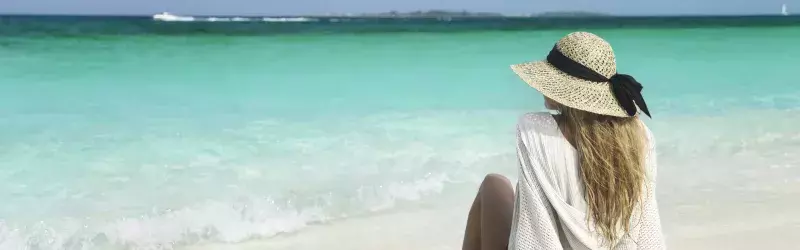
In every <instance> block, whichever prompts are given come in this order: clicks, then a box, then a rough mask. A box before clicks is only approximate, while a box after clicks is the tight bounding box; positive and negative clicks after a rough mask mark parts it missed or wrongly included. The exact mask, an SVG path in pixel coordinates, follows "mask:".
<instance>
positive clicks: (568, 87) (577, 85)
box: [511, 61, 630, 117]
mask: <svg viewBox="0 0 800 250" xmlns="http://www.w3.org/2000/svg"><path fill="white" fill-rule="evenodd" d="M511 70H513V71H514V73H516V74H517V76H519V77H520V78H521V79H522V80H523V81H524V82H526V83H527V84H528V85H530V86H531V87H533V88H534V89H536V90H538V91H539V92H540V93H542V95H544V96H546V97H548V98H550V99H552V100H554V101H556V102H558V103H560V104H562V105H565V106H568V107H571V108H574V109H580V110H583V111H588V112H592V113H595V114H601V115H609V116H617V117H630V116H629V115H628V113H627V112H625V110H623V109H622V107H620V106H619V104H618V102H617V99H616V98H615V97H614V94H613V93H612V92H611V87H610V86H609V84H608V83H602V82H600V83H599V82H592V81H587V80H583V79H580V78H577V77H574V76H571V75H568V74H566V73H564V72H562V71H560V70H558V69H557V68H555V67H554V66H553V65H551V64H549V63H547V62H546V61H536V62H526V63H521V64H515V65H511Z"/></svg>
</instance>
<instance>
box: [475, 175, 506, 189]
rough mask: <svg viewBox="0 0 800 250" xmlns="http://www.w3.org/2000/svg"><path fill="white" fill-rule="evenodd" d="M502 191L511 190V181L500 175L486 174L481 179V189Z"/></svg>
mask: <svg viewBox="0 0 800 250" xmlns="http://www.w3.org/2000/svg"><path fill="white" fill-rule="evenodd" d="M487 188H489V189H494V190H504V189H511V188H512V187H511V181H509V180H508V178H506V177H505V176H502V175H500V174H488V175H486V177H484V178H483V182H482V183H481V189H487Z"/></svg>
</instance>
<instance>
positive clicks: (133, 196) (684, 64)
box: [0, 16, 800, 250]
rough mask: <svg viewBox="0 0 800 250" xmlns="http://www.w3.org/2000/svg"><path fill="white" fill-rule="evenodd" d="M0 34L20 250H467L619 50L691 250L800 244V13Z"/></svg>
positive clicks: (5, 21)
mask: <svg viewBox="0 0 800 250" xmlns="http://www.w3.org/2000/svg"><path fill="white" fill-rule="evenodd" d="M343 20H344V19H342V20H338V19H337V20H336V21H331V20H329V19H325V20H321V21H317V22H305V23H265V22H239V23H235V22H227V23H219V22H218V23H201V22H187V23H165V22H155V21H151V20H149V19H148V18H137V17H36V16H4V17H0V249H3V250H5V249H31V250H50V249H69V250H72V249H323V248H324V249H348V250H349V249H460V243H461V235H462V230H463V226H464V223H465V221H464V219H465V218H466V212H467V210H468V208H469V206H468V205H469V203H470V202H471V201H472V198H473V197H472V196H473V195H474V192H475V191H476V190H477V184H478V183H479V182H480V180H481V179H482V177H483V175H485V174H486V173H489V172H498V173H503V174H507V175H509V176H510V177H511V178H512V180H515V179H516V167H517V164H516V162H515V160H516V159H515V151H514V150H515V147H514V145H515V144H514V139H515V138H514V128H515V127H514V124H515V122H516V119H517V117H519V116H520V115H522V114H524V113H525V112H535V111H542V110H543V105H542V98H541V96H540V95H539V94H538V93H536V92H535V91H534V90H533V89H531V88H529V87H528V86H527V85H526V84H524V83H523V82H522V81H521V80H519V79H518V78H517V77H516V76H515V75H514V74H513V73H512V72H511V70H510V68H509V65H511V64H514V63H519V62H524V61H528V60H539V59H543V58H544V56H546V53H547V52H548V51H549V49H550V48H551V47H552V46H553V44H554V43H555V41H557V40H558V39H559V38H560V37H561V36H563V35H566V34H567V33H569V32H572V31H576V30H586V31H591V32H594V33H596V34H599V35H600V36H602V37H604V38H606V39H607V40H608V41H610V42H611V44H612V45H613V46H614V48H615V51H616V53H617V60H618V61H617V62H618V65H619V71H620V72H623V73H627V74H631V75H633V76H635V77H636V78H637V79H638V80H639V81H640V82H642V83H643V84H644V86H645V89H644V95H645V97H646V99H647V101H648V106H649V107H650V109H651V112H652V114H653V119H646V121H645V122H646V123H647V124H649V126H650V127H651V129H652V130H653V131H654V133H655V136H656V139H657V144H658V153H659V155H658V157H659V174H658V187H657V192H658V198H659V203H660V208H661V216H662V220H663V223H664V228H665V234H666V236H667V240H668V243H669V244H670V246H671V248H675V249H764V248H763V247H765V246H766V247H770V246H771V247H773V248H770V249H788V248H792V247H794V246H796V242H795V243H791V242H792V241H793V239H792V238H791V237H792V236H794V237H795V238H796V236H797V235H800V218H798V217H797V208H798V207H800V201H798V200H797V197H798V195H800V154H798V153H799V152H800V126H799V125H798V124H800V82H799V81H798V78H797V77H796V72H797V71H798V69H800V45H799V44H800V18H798V17H726V18H709V17H685V18H644V17H639V18H600V19H526V18H516V19H465V20H447V21H443V20H400V19H397V20H396V19H352V20H349V19H348V20H345V21H343Z"/></svg>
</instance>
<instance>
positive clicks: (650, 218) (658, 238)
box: [636, 129, 666, 250]
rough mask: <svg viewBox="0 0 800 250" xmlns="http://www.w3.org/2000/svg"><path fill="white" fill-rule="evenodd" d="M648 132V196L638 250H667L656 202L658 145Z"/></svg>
mask: <svg viewBox="0 0 800 250" xmlns="http://www.w3.org/2000/svg"><path fill="white" fill-rule="evenodd" d="M646 130H647V137H648V138H647V139H648V145H649V150H648V151H649V152H648V154H647V158H646V161H645V163H646V166H647V168H648V170H649V171H648V174H649V178H648V179H649V182H648V184H649V185H647V194H646V196H645V198H644V199H643V204H642V205H643V214H642V220H641V223H640V224H639V225H638V227H639V228H638V230H637V231H638V235H636V238H637V242H638V244H637V245H638V249H642V250H644V249H648V250H649V249H666V246H665V243H664V236H663V234H662V229H661V218H660V215H659V211H658V202H657V201H656V176H657V173H658V162H657V160H656V143H655V138H654V137H653V135H652V133H651V132H650V130H649V129H646Z"/></svg>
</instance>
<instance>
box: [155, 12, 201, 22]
mask: <svg viewBox="0 0 800 250" xmlns="http://www.w3.org/2000/svg"><path fill="white" fill-rule="evenodd" d="M153 20H156V21H165V22H180V21H183V22H189V21H194V17H190V16H176V15H173V14H170V13H169V12H162V13H160V14H155V15H153Z"/></svg>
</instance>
